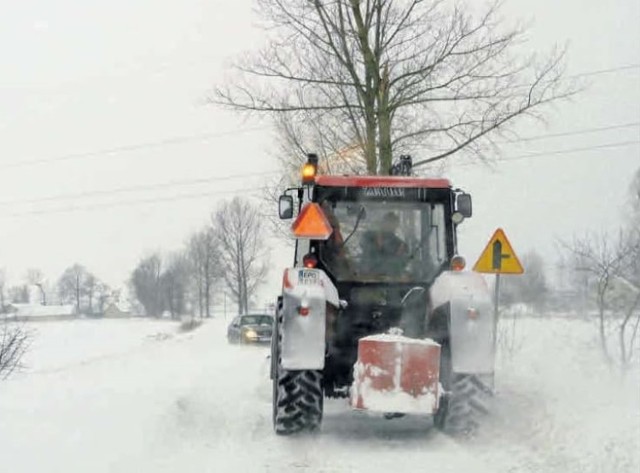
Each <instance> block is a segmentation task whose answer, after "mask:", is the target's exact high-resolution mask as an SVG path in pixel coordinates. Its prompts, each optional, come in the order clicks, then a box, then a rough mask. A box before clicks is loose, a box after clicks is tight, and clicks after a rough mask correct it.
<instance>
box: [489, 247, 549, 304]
mask: <svg viewBox="0 0 640 473" xmlns="http://www.w3.org/2000/svg"><path fill="white" fill-rule="evenodd" d="M522 265H523V266H524V267H525V268H527V270H526V271H525V273H524V274H522V275H520V276H518V277H507V278H505V279H504V280H503V282H502V287H501V288H500V298H501V300H502V302H504V303H506V304H513V303H518V302H521V303H525V304H529V305H531V306H533V307H535V308H537V309H541V308H543V306H544V304H545V301H546V299H547V296H548V294H549V289H548V286H547V278H546V274H545V269H544V259H543V258H542V256H541V255H540V254H539V253H538V252H537V251H535V250H532V251H529V252H527V253H525V254H524V255H523V256H522Z"/></svg>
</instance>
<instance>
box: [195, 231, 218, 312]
mask: <svg viewBox="0 0 640 473" xmlns="http://www.w3.org/2000/svg"><path fill="white" fill-rule="evenodd" d="M187 254H188V257H189V261H190V262H191V267H192V276H193V280H194V285H195V287H196V292H197V299H198V313H199V315H200V317H202V316H203V315H206V317H211V298H212V293H213V287H214V285H215V282H216V280H217V279H218V278H220V277H221V271H220V253H219V251H218V248H217V245H216V235H215V232H214V230H213V228H212V227H210V226H209V227H206V228H204V229H202V230H200V231H199V232H197V233H195V234H194V235H192V236H191V238H190V239H189V243H188V245H187Z"/></svg>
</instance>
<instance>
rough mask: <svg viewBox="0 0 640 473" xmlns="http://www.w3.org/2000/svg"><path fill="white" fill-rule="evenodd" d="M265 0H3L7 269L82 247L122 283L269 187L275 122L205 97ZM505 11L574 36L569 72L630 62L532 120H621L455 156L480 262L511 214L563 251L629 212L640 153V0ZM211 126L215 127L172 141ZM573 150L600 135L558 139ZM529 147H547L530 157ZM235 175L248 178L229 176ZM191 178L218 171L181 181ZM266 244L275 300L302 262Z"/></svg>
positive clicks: (17, 271)
mask: <svg viewBox="0 0 640 473" xmlns="http://www.w3.org/2000/svg"><path fill="white" fill-rule="evenodd" d="M251 3H252V2H250V1H249V0H235V1H233V2H232V1H230V0H227V1H222V0H217V1H211V0H209V1H205V0H183V1H181V2H169V1H160V0H127V1H124V0H110V1H97V0H96V1H92V2H78V1H71V0H56V1H53V0H33V1H21V2H10V1H7V0H3V2H2V11H3V13H2V15H1V16H0V176H1V177H0V268H1V267H4V268H6V270H7V272H8V275H9V277H10V278H11V280H12V282H17V281H18V280H20V279H21V278H22V277H23V276H24V273H25V271H26V269H27V268H30V267H38V268H41V269H42V270H43V271H44V272H45V273H46V275H47V277H48V278H49V280H50V281H52V282H53V281H55V279H57V277H58V276H59V274H60V273H61V272H62V271H63V270H64V268H65V267H67V266H69V265H70V264H73V263H74V262H80V263H82V264H84V265H86V266H87V267H88V268H89V269H90V270H91V271H93V272H94V273H95V274H96V275H97V276H98V277H100V278H102V279H104V280H106V281H107V282H108V283H110V284H112V285H114V286H119V285H122V284H123V282H124V281H125V279H126V278H127V277H128V274H129V273H130V271H131V270H132V268H133V267H134V265H135V264H136V262H137V260H138V259H139V258H140V257H141V256H143V255H144V254H145V253H146V252H149V251H152V250H155V249H161V250H170V249H174V248H178V247H179V246H180V245H181V244H182V243H183V242H184V240H185V238H186V236H187V235H188V234H189V233H190V232H191V231H193V230H195V229H197V228H198V227H199V226H201V225H202V224H203V223H205V222H206V221H207V219H208V218H209V213H210V211H211V210H212V209H213V207H214V206H215V205H216V203H217V202H219V201H220V200H221V199H224V198H228V197H230V196H232V195H235V194H234V192H235V193H236V194H238V193H244V194H247V195H253V196H257V192H258V191H257V190H256V187H259V186H260V184H261V182H262V179H263V178H261V177H259V176H256V175H255V174H257V173H260V172H273V171H274V170H275V169H276V168H275V160H274V158H273V154H272V151H271V150H274V149H275V146H274V143H273V136H272V134H271V132H270V130H269V128H268V127H267V124H266V123H259V122H256V121H251V122H245V121H243V120H242V118H241V117H239V116H237V115H234V114H233V113H231V112H227V111H223V110H219V109H216V108H214V107H212V106H209V105H205V104H204V98H205V97H206V95H207V92H208V90H210V88H211V87H212V85H213V84H215V83H216V82H220V81H221V80H223V74H224V70H225V67H226V61H228V60H229V59H230V58H233V57H234V56H236V55H237V54H240V53H241V52H242V51H245V50H250V49H251V48H254V47H256V46H259V45H260V44H261V43H262V33H261V32H260V31H259V30H258V29H256V28H255V27H254V25H255V18H254V16H253V14H252V6H251ZM504 14H505V16H506V17H507V18H508V19H510V20H511V19H513V20H517V19H524V20H532V22H531V27H530V34H529V38H530V41H529V43H528V44H527V46H526V47H527V49H530V50H532V51H533V50H540V51H542V52H544V51H548V50H549V49H550V48H552V47H553V46H554V44H567V45H568V47H569V57H568V74H584V73H592V72H595V71H602V70H608V69H617V70H615V71H611V72H606V73H604V72H603V73H600V74H591V75H588V76H586V77H585V80H587V81H588V83H589V87H588V89H587V90H586V91H585V92H584V93H582V94H581V95H580V96H578V97H576V98H575V99H574V100H573V102H572V103H562V104H559V105H558V106H557V107H555V108H554V109H553V110H550V111H549V114H548V121H547V123H546V124H542V123H531V124H527V125H526V127H523V128H521V129H520V134H521V135H522V136H540V135H549V134H557V133H567V132H581V131H584V130H588V129H592V128H602V127H613V126H621V127H618V128H616V129H611V130H608V131H600V132H594V133H581V134H573V135H568V136H562V137H546V138H544V139H539V140H534V141H523V142H519V143H511V144H505V145H504V149H503V152H502V158H503V159H504V160H503V161H498V162H496V164H495V166H493V167H491V168H489V167H487V166H483V165H471V166H469V165H465V166H457V165H456V161H455V157H454V158H453V159H452V160H451V161H450V163H449V165H448V169H447V170H446V174H447V175H448V176H449V177H450V178H451V179H452V180H453V181H454V184H455V185H456V186H460V187H463V188H464V189H466V190H467V191H469V192H470V193H472V194H473V197H474V207H475V208H474V211H475V215H474V217H473V219H471V220H470V221H468V222H465V224H464V227H465V228H464V230H463V234H462V238H461V250H462V253H463V254H465V255H466V256H467V259H468V260H469V261H470V262H471V263H473V261H474V260H475V258H477V256H478V254H479V252H480V251H481V250H482V247H483V246H484V244H485V243H486V240H487V239H488V238H489V237H490V236H491V233H492V232H493V230H494V229H495V228H496V227H498V226H501V227H503V228H504V230H505V231H506V233H507V235H508V236H509V237H510V239H511V242H512V243H513V245H514V247H515V249H516V251H518V252H522V253H524V252H526V251H527V250H529V249H531V248H537V249H539V250H541V251H543V252H545V253H546V254H549V260H548V261H549V263H550V264H551V263H553V261H554V260H555V257H556V256H555V253H554V241H555V239H556V238H557V237H570V236H571V235H572V234H574V233H577V232H583V231H586V230H593V231H600V230H602V229H606V228H611V227H614V226H616V225H619V224H620V222H621V220H622V219H623V218H624V215H623V211H622V207H623V204H624V201H625V198H626V196H627V191H628V185H629V182H630V179H631V175H632V173H633V172H634V171H635V170H636V169H637V168H638V167H640V146H639V141H640V125H639V122H640V67H638V64H640V28H639V27H638V25H639V24H640V2H638V1H637V0H611V1H609V2H602V1H601V0H599V1H596V0H565V1H562V2H558V1H557V0H538V1H535V2H534V1H531V0H508V1H506V2H505V8H504ZM633 66H635V67H633ZM623 67H624V69H621V68H623ZM622 125H624V127H622ZM202 134H209V135H211V136H210V137H209V138H208V139H197V138H193V139H188V140H174V138H177V137H185V136H199V135H202ZM214 135H217V136H214ZM161 141H162V143H159V144H156V145H155V146H138V145H141V144H149V143H158V142H161ZM603 145H615V146H610V147H602V146H603ZM127 147H130V149H128V150H126V151H125V150H123V149H122V148H127ZM593 147H600V148H596V149H593ZM113 148H116V150H114V151H113V152H111V153H105V152H103V151H105V150H109V149H113ZM117 148H120V150H117ZM575 148H592V149H585V150H583V151H580V152H574V153H563V154H552V153H555V152H557V151H562V150H569V149H575ZM529 153H547V154H542V155H538V156H535V157H530V158H520V157H522V156H523V155H526V154H529ZM511 158H519V159H516V160H513V159H511ZM243 174H244V175H247V174H250V175H249V176H246V177H242V175H243ZM251 174H253V176H252V175H251ZM225 176H238V177H236V178H230V179H225V180H219V179H218V180H215V179H216V178H220V177H225ZM195 179H201V180H206V179H211V180H210V181H208V182H200V183H195V184H194V183H191V184H190V185H179V184H180V181H185V180H186V181H189V180H195ZM162 183H168V185H166V186H156V185H157V184H162ZM144 185H149V186H150V187H149V188H146V189H143V190H138V191H135V192H133V191H120V192H117V193H113V192H111V191H112V190H116V189H120V190H123V189H126V188H129V187H132V186H133V187H138V186H144ZM153 186H155V187H153ZM96 191H107V192H105V193H101V194H95V193H94V192H96ZM76 193H78V194H81V196H78V197H76V198H74V199H61V198H59V196H61V195H64V194H76ZM92 193H93V194H92ZM203 194H204V195H203ZM176 196H179V198H176ZM50 197H55V198H54V199H49V200H44V201H43V200H42V199H48V198H50ZM74 207H75V208H76V209H78V208H81V209H80V210H75V211H69V210H70V209H71V208H74ZM270 245H271V246H272V247H273V251H272V259H273V264H272V267H274V268H278V269H277V270H274V272H273V274H271V277H270V279H269V282H268V283H267V284H266V285H265V286H264V287H263V289H262V291H261V300H265V299H267V298H271V297H272V296H273V295H274V294H275V292H276V291H277V290H278V286H279V283H280V282H279V281H280V271H281V270H280V268H282V267H283V266H284V265H286V264H287V263H288V261H289V255H288V253H287V251H286V250H284V249H282V248H280V247H279V246H278V245H274V244H273V242H272V243H271V244H270Z"/></svg>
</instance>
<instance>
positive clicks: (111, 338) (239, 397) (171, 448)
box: [0, 319, 640, 473]
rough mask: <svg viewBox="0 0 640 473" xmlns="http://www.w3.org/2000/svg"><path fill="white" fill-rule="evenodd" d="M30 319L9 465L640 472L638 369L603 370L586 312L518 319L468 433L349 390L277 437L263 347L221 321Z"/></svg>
mask: <svg viewBox="0 0 640 473" xmlns="http://www.w3.org/2000/svg"><path fill="white" fill-rule="evenodd" d="M29 327H31V328H32V329H33V330H34V331H35V333H34V338H33V340H34V342H33V346H32V349H31V351H30V353H29V357H28V359H27V360H26V361H27V363H28V364H29V367H28V369H27V370H26V372H25V373H23V374H21V375H19V376H15V377H14V378H13V379H11V380H9V381H5V382H2V383H0V465H2V471H8V472H9V471H10V472H12V473H22V472H30V473H31V472H65V473H75V472H78V473H79V472H83V473H84V472H92V473H98V472H180V473H183V472H198V473H201V472H227V471H229V472H231V471H233V472H252V471H255V472H361V471H362V472H372V473H376V472H384V473H389V472H404V471H431V472H438V473H443V472H474V473H479V472H492V473H493V472H558V473H560V472H627V471H628V472H637V471H640V454H639V452H640V379H639V378H640V376H638V372H637V370H635V372H632V373H631V374H630V375H628V376H627V378H626V379H625V380H624V381H622V380H620V378H619V376H617V375H615V374H612V373H610V372H609V371H608V370H607V369H606V367H605V366H604V365H603V364H602V362H601V361H600V357H599V353H598V351H597V349H596V345H595V344H594V343H593V335H594V334H595V331H593V329H592V327H591V326H590V325H588V324H587V323H585V322H580V321H567V320H557V319H545V320H535V319H525V320H520V321H518V323H517V325H516V333H515V336H514V337H512V338H511V341H512V342H513V343H511V344H510V349H509V350H503V353H502V356H501V359H500V362H499V374H498V388H499V393H498V396H497V398H496V401H497V405H496V407H495V414H494V415H493V416H492V417H491V419H489V420H488V422H487V424H486V426H485V428H484V430H483V432H482V433H481V435H480V436H479V437H478V438H476V439H473V440H467V441H455V440H452V439H450V438H448V437H446V436H444V435H442V434H440V433H438V432H436V431H435V430H434V429H432V428H431V426H430V421H429V420H428V419H426V418H402V419H394V420H384V419H383V418H381V417H378V416H369V415H366V414H363V413H358V412H354V411H350V410H349V409H348V408H347V407H346V403H345V402H344V401H332V402H328V405H327V407H326V413H325V421H324V424H323V429H322V432H321V433H320V434H319V435H314V436H307V437H299V438H280V437H276V436H275V435H274V434H273V433H272V429H271V385H270V382H269V379H268V360H267V358H266V357H267V355H268V349H267V348H265V347H247V346H235V345H234V346H231V345H228V344H227V343H226V340H225V323H224V321H223V320H212V321H209V322H208V323H206V324H204V325H203V326H202V327H201V328H199V329H198V330H197V331H195V332H191V333H180V332H178V330H177V327H176V325H174V324H172V323H169V322H159V321H147V320H102V321H88V320H87V321H72V322H49V323H37V324H31V325H29Z"/></svg>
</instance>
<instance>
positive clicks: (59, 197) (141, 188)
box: [0, 171, 279, 207]
mask: <svg viewBox="0 0 640 473" xmlns="http://www.w3.org/2000/svg"><path fill="white" fill-rule="evenodd" d="M276 174H279V172H277V171H271V172H254V173H242V174H230V175H227V176H216V177H207V178H201V179H184V180H172V181H165V182H160V183H156V184H145V185H137V186H129V187H120V188H116V189H103V190H96V191H87V192H76V193H71V194H58V195H53V196H48V197H41V198H36V199H25V200H4V201H0V207H4V206H7V205H23V204H37V203H44V202H56V201H61V200H71V199H78V198H87V197H89V198H91V197H97V196H109V195H114V194H122V193H129V192H139V191H146V190H153V189H160V188H174V187H182V186H190V185H195V184H209V183H212V182H219V181H227V180H233V179H239V178H250V177H263V176H270V175H276Z"/></svg>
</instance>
